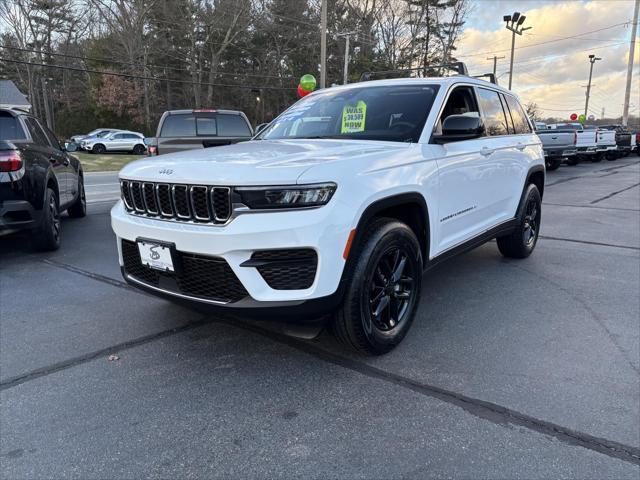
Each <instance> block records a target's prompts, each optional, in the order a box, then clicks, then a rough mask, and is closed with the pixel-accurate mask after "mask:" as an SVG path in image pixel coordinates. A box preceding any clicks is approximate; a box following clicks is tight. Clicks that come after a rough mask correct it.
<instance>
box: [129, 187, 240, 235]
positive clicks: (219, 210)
mask: <svg viewBox="0 0 640 480" xmlns="http://www.w3.org/2000/svg"><path fill="white" fill-rule="evenodd" d="M120 190H121V194H122V200H123V201H124V206H125V208H126V209H127V211H128V212H129V213H132V214H135V215H141V216H151V217H158V216H161V217H163V218H165V219H167V220H175V221H183V222H194V223H210V224H216V225H220V224H225V223H227V222H228V221H229V219H230V218H231V214H232V207H231V188H230V187H217V186H215V187H213V186H208V185H183V184H170V183H155V182H140V181H136V180H121V181H120Z"/></svg>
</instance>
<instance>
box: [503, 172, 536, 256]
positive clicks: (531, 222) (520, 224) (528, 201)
mask: <svg viewBox="0 0 640 480" xmlns="http://www.w3.org/2000/svg"><path fill="white" fill-rule="evenodd" d="M541 219H542V198H541V197H540V192H539V191H538V187H536V186H535V185H533V184H530V185H529V186H528V187H527V189H526V191H525V193H524V195H523V197H522V202H521V204H520V207H519V208H518V215H517V217H516V228H515V230H514V231H513V233H511V234H510V235H506V236H504V237H498V238H497V242H498V249H499V250H500V253H502V255H504V256H505V257H509V258H527V257H528V256H529V255H531V252H533V249H534V248H536V243H537V242H538V235H539V234H540V220H541Z"/></svg>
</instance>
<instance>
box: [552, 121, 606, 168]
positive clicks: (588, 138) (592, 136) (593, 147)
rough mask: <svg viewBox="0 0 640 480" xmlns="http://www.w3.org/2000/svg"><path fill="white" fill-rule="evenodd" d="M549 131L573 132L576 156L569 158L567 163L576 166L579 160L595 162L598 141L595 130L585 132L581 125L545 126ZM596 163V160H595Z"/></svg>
mask: <svg viewBox="0 0 640 480" xmlns="http://www.w3.org/2000/svg"><path fill="white" fill-rule="evenodd" d="M547 128H548V129H550V130H574V131H575V132H576V134H577V137H576V155H574V156H573V157H571V158H570V159H569V160H568V161H567V163H568V164H569V165H576V164H577V163H578V162H579V161H580V160H591V161H593V160H595V159H596V158H594V157H597V155H596V154H597V152H598V139H597V135H596V130H586V129H585V128H584V127H583V126H582V124H581V123H550V124H548V125H547ZM596 161H597V160H596Z"/></svg>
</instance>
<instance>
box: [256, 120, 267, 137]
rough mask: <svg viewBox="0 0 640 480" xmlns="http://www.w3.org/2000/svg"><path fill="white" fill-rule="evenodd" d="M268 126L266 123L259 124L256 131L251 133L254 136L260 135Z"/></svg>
mask: <svg viewBox="0 0 640 480" xmlns="http://www.w3.org/2000/svg"><path fill="white" fill-rule="evenodd" d="M268 126H269V124H268V123H261V124H260V125H258V126H257V127H256V130H255V131H254V132H253V134H254V135H260V134H261V133H262V131H263V130H264V129H265V128H267V127H268Z"/></svg>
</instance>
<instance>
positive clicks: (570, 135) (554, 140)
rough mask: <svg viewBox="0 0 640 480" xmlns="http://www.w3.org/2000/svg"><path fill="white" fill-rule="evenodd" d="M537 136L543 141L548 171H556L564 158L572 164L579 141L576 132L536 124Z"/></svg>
mask: <svg viewBox="0 0 640 480" xmlns="http://www.w3.org/2000/svg"><path fill="white" fill-rule="evenodd" d="M536 134H537V135H538V137H539V138H540V140H541V141H542V148H543V151H544V159H545V163H546V167H547V170H556V169H557V168H558V167H560V165H561V164H562V160H563V159H564V158H566V159H568V161H569V162H572V160H573V157H574V156H575V155H576V142H577V139H578V135H577V133H576V131H575V130H573V129H566V130H560V129H553V130H552V129H547V128H546V125H544V124H540V123H539V122H536Z"/></svg>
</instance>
